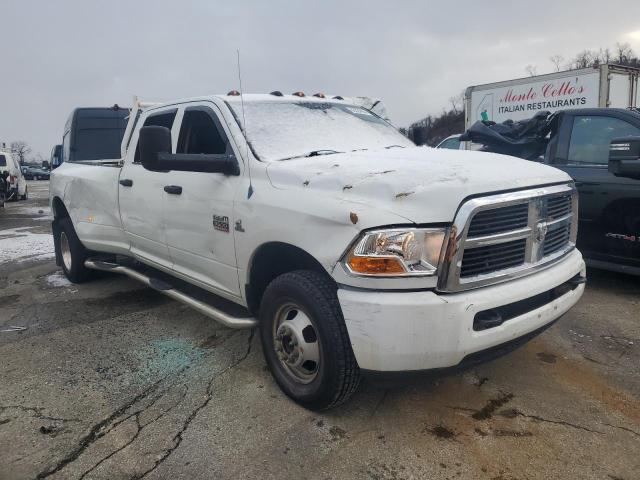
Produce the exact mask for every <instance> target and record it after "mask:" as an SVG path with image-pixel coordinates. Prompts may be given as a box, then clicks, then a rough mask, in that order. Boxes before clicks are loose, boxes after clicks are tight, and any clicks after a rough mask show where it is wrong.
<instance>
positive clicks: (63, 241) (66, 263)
mask: <svg viewBox="0 0 640 480" xmlns="http://www.w3.org/2000/svg"><path fill="white" fill-rule="evenodd" d="M53 241H54V245H55V249H56V254H57V255H59V259H60V263H61V265H60V266H61V267H62V271H63V272H64V275H65V276H66V277H67V279H69V281H71V282H73V283H82V282H86V281H87V280H89V279H90V278H91V276H92V274H93V270H89V269H88V268H87V267H85V266H84V261H85V260H86V259H87V258H88V251H87V249H86V248H84V246H83V245H82V243H81V242H80V239H79V238H78V236H77V235H76V231H75V229H74V228H73V223H72V222H71V219H70V218H69V217H65V218H62V219H60V220H56V221H55V222H54V224H53Z"/></svg>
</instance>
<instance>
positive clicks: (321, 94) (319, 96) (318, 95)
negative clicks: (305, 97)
mask: <svg viewBox="0 0 640 480" xmlns="http://www.w3.org/2000/svg"><path fill="white" fill-rule="evenodd" d="M313 96H314V97H318V98H327V97H325V96H324V93H314V94H313Z"/></svg>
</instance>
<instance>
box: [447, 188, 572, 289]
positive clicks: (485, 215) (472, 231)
mask: <svg viewBox="0 0 640 480" xmlns="http://www.w3.org/2000/svg"><path fill="white" fill-rule="evenodd" d="M576 233H577V193H576V190H575V188H574V187H573V186H572V185H555V186H551V187H542V188H537V189H532V190H522V191H519V192H512V193H506V194H498V195H492V196H487V197H480V198H474V199H472V200H469V201H468V202H466V203H464V204H463V205H462V206H461V207H460V210H459V212H458V215H457V216H456V220H455V222H454V226H453V228H452V234H454V235H455V237H453V238H450V239H449V242H448V247H447V253H446V255H445V257H444V260H443V263H442V265H441V267H442V268H441V273H442V274H441V276H440V277H439V279H438V289H439V290H441V291H460V290H466V289H469V288H476V287H480V286H484V285H489V284H492V283H498V282H500V281H504V280H507V279H510V278H514V277H519V276H523V275H526V274H528V273H530V272H531V271H533V270H535V269H537V268H539V267H541V266H544V265H547V264H549V263H551V262H553V261H555V260H557V259H559V258H560V257H562V256H564V255H565V254H566V253H568V252H569V251H570V250H572V249H573V248H574V246H575V237H576Z"/></svg>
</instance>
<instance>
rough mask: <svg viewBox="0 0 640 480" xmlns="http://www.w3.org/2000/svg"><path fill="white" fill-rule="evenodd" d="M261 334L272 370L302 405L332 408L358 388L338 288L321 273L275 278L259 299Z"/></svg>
mask: <svg viewBox="0 0 640 480" xmlns="http://www.w3.org/2000/svg"><path fill="white" fill-rule="evenodd" d="M260 338H261V341H262V349H263V352H264V356H265V360H266V362H267V365H268V366H269V369H270V370H271V374H272V375H273V377H274V378H275V380H276V382H277V383H278V385H279V386H280V388H281V389H282V391H283V392H284V393H285V394H287V395H288V396H289V397H290V398H292V399H293V400H295V401H296V402H297V403H299V404H300V405H302V406H303V407H306V408H309V409H311V410H324V409H328V408H331V407H335V406H337V405H339V404H341V403H343V402H345V401H346V400H347V399H348V398H349V397H350V396H351V395H352V394H353V393H354V392H355V391H356V389H357V388H358V384H359V382H360V369H359V368H358V364H357V362H356V359H355V357H354V355H353V350H352V349H351V343H350V341H349V334H348V333H347V328H346V325H345V323H344V318H343V317H342V310H341V309H340V304H339V302H338V297H337V294H336V286H335V284H334V283H333V282H332V281H331V280H330V279H329V278H327V277H326V276H325V275H322V274H320V273H317V272H313V271H307V270H298V271H295V272H290V273H285V274H283V275H280V276H279V277H277V278H276V279H275V280H273V281H272V282H271V283H270V284H269V286H268V287H267V289H266V291H265V293H264V296H263V298H262V302H261V308H260Z"/></svg>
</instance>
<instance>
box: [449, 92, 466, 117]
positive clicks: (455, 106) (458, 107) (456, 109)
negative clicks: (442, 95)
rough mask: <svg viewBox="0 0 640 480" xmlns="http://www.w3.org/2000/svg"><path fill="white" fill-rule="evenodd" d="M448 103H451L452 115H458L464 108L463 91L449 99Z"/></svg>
mask: <svg viewBox="0 0 640 480" xmlns="http://www.w3.org/2000/svg"><path fill="white" fill-rule="evenodd" d="M449 103H451V110H452V111H453V113H460V112H461V111H462V109H463V108H464V91H462V92H460V93H459V94H458V95H454V96H453V97H449Z"/></svg>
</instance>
